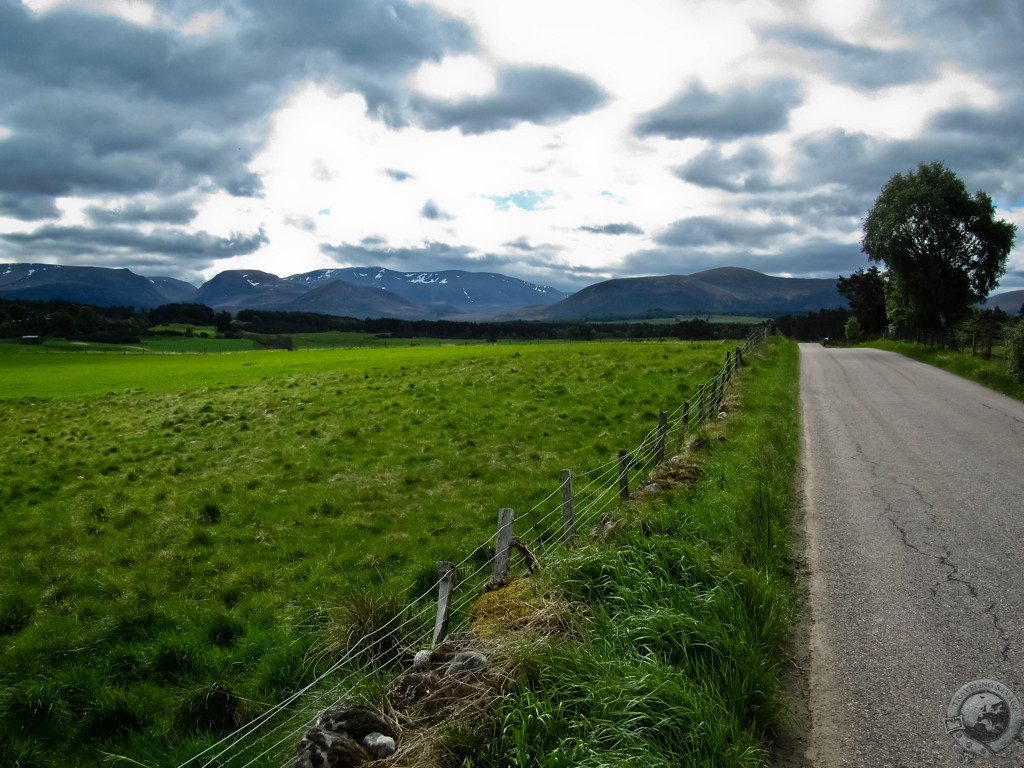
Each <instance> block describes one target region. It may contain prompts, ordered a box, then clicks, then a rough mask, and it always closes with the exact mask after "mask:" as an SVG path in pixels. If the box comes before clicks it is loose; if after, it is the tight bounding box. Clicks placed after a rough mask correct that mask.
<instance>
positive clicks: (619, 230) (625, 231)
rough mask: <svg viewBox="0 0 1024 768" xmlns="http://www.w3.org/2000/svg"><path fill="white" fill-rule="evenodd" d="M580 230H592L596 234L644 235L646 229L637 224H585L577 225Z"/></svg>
mask: <svg viewBox="0 0 1024 768" xmlns="http://www.w3.org/2000/svg"><path fill="white" fill-rule="evenodd" d="M577 229H579V231H580V232H590V233H592V234H595V235H642V234H643V233H644V231H643V230H642V229H640V227H638V226H637V225H636V224H628V223H627V224H600V225H592V224H585V225H583V226H582V227H577Z"/></svg>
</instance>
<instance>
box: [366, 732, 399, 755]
mask: <svg viewBox="0 0 1024 768" xmlns="http://www.w3.org/2000/svg"><path fill="white" fill-rule="evenodd" d="M363 746H364V747H366V748H367V749H368V750H370V752H372V753H373V754H374V755H375V756H376V757H378V758H381V757H391V756H392V755H393V754H395V752H397V751H398V748H397V747H396V746H395V740H394V739H392V738H391V737H390V736H385V735H384V734H383V733H370V734H367V736H366V738H365V739H363Z"/></svg>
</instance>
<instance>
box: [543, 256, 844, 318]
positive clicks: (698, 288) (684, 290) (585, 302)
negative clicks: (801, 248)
mask: <svg viewBox="0 0 1024 768" xmlns="http://www.w3.org/2000/svg"><path fill="white" fill-rule="evenodd" d="M845 306H846V299H844V298H843V297H842V296H841V295H840V294H839V291H838V290H836V281H835V280H834V279H814V278H789V277H771V276H769V275H764V274H761V273H760V272H755V271H754V270H751V269H741V268H739V267H721V268H718V269H710V270H707V271H706V272H697V273H695V274H692V275H665V276H662V277H633V278H622V279H617V280H606V281H604V282H601V283H596V284H595V285H591V286H588V287H587V288H584V289H583V290H581V291H580V292H579V293H575V294H573V295H572V296H570V297H568V298H567V299H564V300H563V301H560V302H558V303H557V304H552V305H551V306H549V307H546V308H545V309H543V310H541V311H538V312H535V313H531V316H532V317H536V318H537V319H542V320H549V321H572V320H606V319H620V318H621V319H628V318H641V317H652V316H655V315H657V314H662V313H663V314H666V315H673V314H683V313H704V312H707V313H714V314H730V313H731V314H754V315H758V314H764V315H774V314H790V313H799V312H810V311H814V310H818V309H821V308H832V307H845Z"/></svg>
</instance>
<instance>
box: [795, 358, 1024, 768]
mask: <svg viewBox="0 0 1024 768" xmlns="http://www.w3.org/2000/svg"><path fill="white" fill-rule="evenodd" d="M800 365H801V373H800V390H801V394H800V399H801V409H802V418H803V431H804V434H803V439H804V445H803V468H804V494H805V508H804V511H805V526H806V532H805V533H806V545H807V552H806V558H807V564H808V566H809V573H810V576H809V602H810V609H811V620H812V624H811V628H810V631H809V635H810V647H811V648H810V650H811V653H810V656H811V659H810V675H809V688H808V705H809V709H810V716H811V720H812V725H811V729H810V738H809V747H808V753H807V761H808V763H809V764H810V765H812V766H815V768H834V767H839V766H843V767H845V766H865V767H867V766H887V767H892V766H906V768H921V766H957V765H961V764H962V763H961V755H962V754H963V751H962V750H961V749H960V748H959V747H957V745H956V744H955V743H954V742H953V740H952V738H951V737H950V736H948V735H947V733H946V726H945V717H946V714H947V713H946V709H947V706H948V704H949V702H950V699H951V698H952V697H953V695H954V693H956V692H957V690H958V689H959V688H960V687H961V686H963V685H964V684H966V683H969V682H971V681H973V680H977V679H982V678H988V679H994V680H996V681H999V682H1001V683H1003V684H1005V685H1006V686H1008V687H1009V688H1010V689H1011V690H1013V691H1015V692H1016V694H1017V696H1018V698H1019V699H1021V700H1022V701H1024V667H1022V664H1024V404H1022V403H1019V402H1017V401H1015V400H1011V399H1009V398H1007V397H1004V396H1002V395H1000V394H997V393H995V392H992V391H990V390H988V389H985V388H983V387H980V386H978V385H976V384H973V383H970V382H968V381H966V380H964V379H961V378H959V377H956V376H953V375H951V374H948V373H945V372H943V371H941V370H938V369H936V368H933V367H931V366H928V365H924V364H922V363H918V362H915V361H913V360H909V359H907V358H904V357H902V356H900V355H896V354H893V353H890V352H882V351H879V350H872V349H826V348H823V347H821V346H819V345H817V344H802V345H801V346H800ZM972 764H973V765H975V766H990V765H991V766H1003V765H1015V766H1024V744H1022V737H1021V736H1018V737H1017V740H1016V743H1014V744H1011V745H1010V746H1009V747H1008V748H1007V749H1004V750H1002V751H1001V752H999V753H998V754H995V755H993V754H988V755H986V756H982V757H978V758H976V759H975V760H974V762H973V763H972Z"/></svg>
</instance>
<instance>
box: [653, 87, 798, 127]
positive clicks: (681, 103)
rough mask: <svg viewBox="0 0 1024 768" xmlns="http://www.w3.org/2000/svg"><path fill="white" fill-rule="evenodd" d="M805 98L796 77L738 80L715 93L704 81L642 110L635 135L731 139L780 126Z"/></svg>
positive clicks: (786, 122) (785, 125)
mask: <svg viewBox="0 0 1024 768" xmlns="http://www.w3.org/2000/svg"><path fill="white" fill-rule="evenodd" d="M800 101H801V96H800V89H799V87H798V85H797V83H796V81H795V80H790V79H779V80H768V81H766V82H763V83H760V84H758V85H756V86H751V87H747V86H742V85H741V86H737V87H735V88H733V89H731V90H728V91H725V92H722V93H712V92H711V91H709V90H708V89H707V88H705V87H704V86H703V85H702V84H700V83H693V84H692V85H690V87H689V88H687V89H686V90H685V91H683V92H682V93H680V94H679V95H678V96H676V97H675V98H674V99H672V100H671V101H669V102H668V103H667V104H665V105H664V106H662V107H659V108H658V109H656V110H654V111H653V112H650V113H648V114H647V115H645V116H643V117H642V118H641V119H640V120H639V121H638V122H637V124H636V126H635V128H634V132H635V133H636V135H637V136H639V137H641V138H644V137H647V136H664V137H666V138H669V139H686V138H691V137H699V138H705V139H717V140H728V139H737V138H741V137H743V136H760V135H764V134H769V133H775V132H777V131H781V130H783V129H784V128H786V127H787V125H788V124H789V113H790V110H792V109H793V108H794V107H796V106H797V105H798V104H799V103H800Z"/></svg>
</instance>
